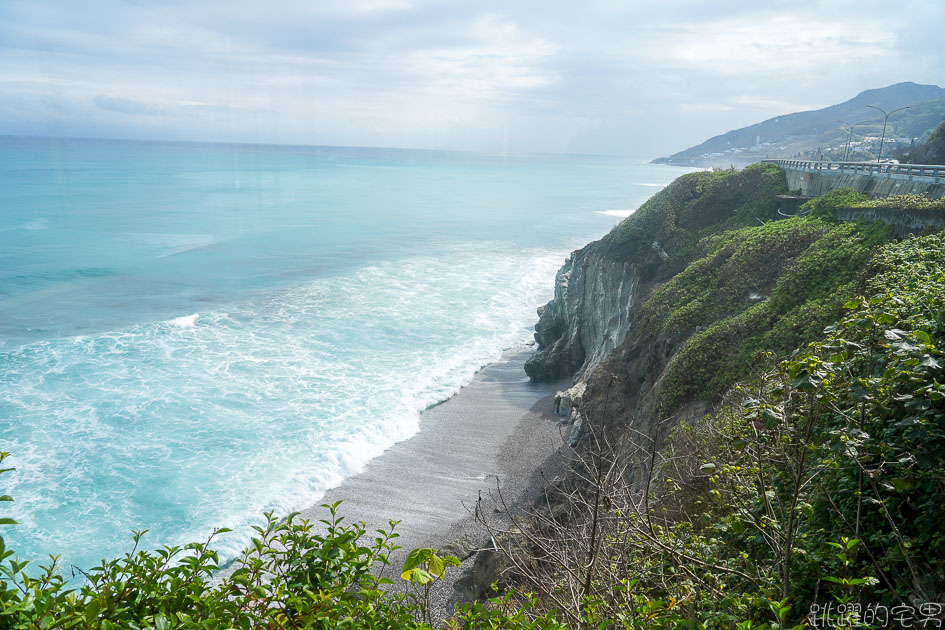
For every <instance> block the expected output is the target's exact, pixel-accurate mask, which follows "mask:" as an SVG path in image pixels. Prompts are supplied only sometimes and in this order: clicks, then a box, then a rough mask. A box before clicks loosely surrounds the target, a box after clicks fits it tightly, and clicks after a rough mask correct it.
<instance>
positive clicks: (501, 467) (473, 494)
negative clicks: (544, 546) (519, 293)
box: [301, 347, 569, 599]
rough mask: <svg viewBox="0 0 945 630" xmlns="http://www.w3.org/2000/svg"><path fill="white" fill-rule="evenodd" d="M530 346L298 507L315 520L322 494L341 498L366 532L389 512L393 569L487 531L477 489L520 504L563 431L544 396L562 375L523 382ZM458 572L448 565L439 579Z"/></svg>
mask: <svg viewBox="0 0 945 630" xmlns="http://www.w3.org/2000/svg"><path fill="white" fill-rule="evenodd" d="M533 352H534V349H533V348H531V347H519V348H515V349H512V350H507V351H505V352H504V353H503V354H502V357H501V358H500V359H499V360H498V361H496V362H494V363H490V364H488V365H486V366H485V367H483V368H482V369H480V370H479V371H478V372H477V373H476V375H475V376H474V377H473V380H472V381H471V382H470V383H469V384H467V385H466V386H464V387H462V388H461V389H460V390H459V391H458V392H457V393H456V394H454V395H453V396H451V397H450V398H448V399H446V400H444V401H443V402H441V403H439V404H436V405H434V406H432V407H430V408H428V409H427V410H425V411H424V412H423V413H422V414H421V415H420V430H419V431H418V432H417V434H415V435H414V436H413V437H410V438H408V439H406V440H404V441H402V442H398V443H397V444H394V445H393V446H391V447H390V448H388V449H387V450H386V451H384V452H383V453H382V454H381V455H379V456H377V457H375V458H374V459H372V460H371V461H370V462H368V464H367V465H366V466H365V467H364V469H363V470H362V471H361V472H359V473H357V474H355V475H352V476H351V477H348V478H346V479H345V480H344V481H342V482H341V484H339V485H338V486H336V487H334V488H332V489H331V490H328V491H327V492H326V493H325V495H324V496H323V497H322V498H321V500H320V501H319V502H318V504H317V505H313V506H309V507H307V508H305V509H303V510H302V511H301V516H302V517H303V518H307V519H309V520H311V521H313V522H314V521H318V520H319V519H321V518H324V516H325V513H326V510H325V508H322V507H321V505H322V504H331V503H334V502H336V501H342V504H341V506H340V508H339V515H341V516H343V517H344V518H345V521H346V522H348V523H351V522H358V521H364V522H365V523H366V525H367V531H369V532H371V531H374V530H376V529H385V530H387V529H389V524H388V521H390V520H399V521H400V523H399V524H398V525H397V528H396V529H395V531H396V532H397V533H399V534H400V536H399V537H398V538H397V539H396V543H397V544H398V545H400V546H401V549H399V550H397V551H396V552H395V553H394V554H392V555H391V565H392V566H393V568H394V569H396V573H397V574H398V575H399V569H400V566H402V563H403V559H404V558H405V557H406V554H407V553H408V552H409V551H410V550H411V549H414V548H417V547H435V548H442V547H444V546H446V545H451V544H452V543H456V542H457V541H460V540H462V541H465V543H466V544H468V543H470V542H471V543H472V548H476V547H477V546H478V544H479V542H478V541H481V540H483V539H485V538H487V535H486V534H485V531H484V530H482V529H481V528H480V527H479V526H478V525H477V524H476V523H475V520H474V518H473V516H472V510H473V509H474V506H475V503H476V499H477V497H478V496H479V495H480V493H482V496H483V498H484V499H485V498H486V497H488V496H489V493H490V492H494V491H495V490H496V488H497V487H498V488H500V489H501V491H502V494H503V497H504V498H505V500H506V502H507V504H508V505H510V506H512V505H519V506H524V505H526V504H527V505H530V504H531V503H533V502H534V500H535V498H537V496H538V495H539V493H540V491H541V489H542V485H543V484H542V478H541V474H542V473H544V474H545V475H546V476H548V477H550V476H553V474H555V471H556V470H557V469H558V468H559V464H558V460H559V459H560V458H559V457H558V451H559V449H560V447H561V446H562V445H563V444H564V443H565V440H564V434H562V431H561V426H562V425H561V424H560V423H559V422H558V421H557V419H556V418H555V417H554V415H553V414H552V399H553V396H554V394H555V393H556V392H557V391H559V390H561V389H566V388H567V386H568V385H567V384H566V383H569V381H558V382H554V383H533V382H531V381H530V379H529V378H528V377H527V376H526V375H525V371H524V367H523V366H524V363H525V360H526V359H527V358H528V357H529V356H531V354H532V353H533ZM451 546H452V545H451ZM454 553H455V552H454ZM463 555H466V554H463ZM460 559H461V560H462V559H463V558H460ZM469 563H471V559H470V560H467V561H466V562H464V563H463V564H464V567H466V566H468V564H469ZM463 572H464V571H463V570H460V569H455V570H453V571H451V572H448V573H447V576H448V577H450V576H452V580H447V582H454V581H455V580H456V579H458V578H459V577H460V575H461V574H462V573H463ZM443 586H445V585H443ZM443 586H441V587H440V591H441V594H442V595H441V597H445V598H446V599H452V595H453V593H452V592H444V591H447V590H449V591H452V589H446V588H443Z"/></svg>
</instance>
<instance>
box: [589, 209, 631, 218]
mask: <svg viewBox="0 0 945 630" xmlns="http://www.w3.org/2000/svg"><path fill="white" fill-rule="evenodd" d="M594 212H596V213H597V214H602V215H604V216H607V217H620V218H621V219H625V218H627V217H629V216H630V215H631V214H633V213H634V212H636V210H595V211H594Z"/></svg>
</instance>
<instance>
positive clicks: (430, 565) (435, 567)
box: [427, 554, 446, 579]
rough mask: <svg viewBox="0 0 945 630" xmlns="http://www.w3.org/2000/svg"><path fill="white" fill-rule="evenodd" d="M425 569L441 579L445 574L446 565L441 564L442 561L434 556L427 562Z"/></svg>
mask: <svg viewBox="0 0 945 630" xmlns="http://www.w3.org/2000/svg"><path fill="white" fill-rule="evenodd" d="M427 569H428V570H429V571H430V573H432V574H433V575H435V576H436V577H438V578H440V579H443V574H444V573H446V565H445V564H444V563H443V559H442V558H440V557H439V556H437V555H435V554H434V555H432V556H430V559H429V560H427Z"/></svg>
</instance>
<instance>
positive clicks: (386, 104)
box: [0, 0, 945, 155]
mask: <svg viewBox="0 0 945 630" xmlns="http://www.w3.org/2000/svg"><path fill="white" fill-rule="evenodd" d="M897 6H898V10H892V9H890V5H888V3H885V2H881V1H880V0H856V2H853V0H831V1H827V0H819V1H812V2H808V3H797V2H788V1H787V0H768V1H767V2H765V3H758V2H757V1H755V0H753V1H749V0H733V1H732V2H726V3H713V4H708V3H705V2H703V1H702V0H677V1H674V2H671V3H663V4H657V3H638V2H615V1H610V0H599V1H594V0H589V1H588V2H586V3H583V4H582V5H581V6H580V7H578V6H577V5H573V4H564V3H549V2H540V1H538V0H524V1H523V2H516V3H498V2H494V1H490V0H483V1H482V2H478V3H469V2H465V1H462V0H345V2H311V1H310V0H285V1H284V2H281V3H280V4H279V8H278V10H275V9H272V8H269V7H262V6H261V5H257V4H254V3H233V2H223V1H222V0H207V1H206V2H201V3H190V2H187V1H185V0H165V1H164V2H161V3H142V2H135V3H131V2H127V1H125V0H89V1H88V2H86V3H84V4H83V10H82V11H76V10H75V7H74V6H73V5H72V4H70V3H66V2H64V1H62V2H57V1H56V0H50V2H43V3H34V2H28V1H26V0H3V2H2V3H0V89H2V90H3V93H4V98H3V99H2V102H0V133H20V132H23V131H24V130H36V129H44V128H46V127H47V126H48V125H49V124H50V123H51V122H54V123H55V125H56V127H55V129H56V131H57V132H62V133H71V134H73V135H86V134H88V133H96V134H110V133H112V132H111V131H109V129H112V130H113V132H114V134H117V135H122V136H126V137H128V136H135V135H136V134H139V135H140V134H144V135H147V136H148V137H162V134H163V137H172V138H194V139H219V140H246V141H259V142H273V141H283V142H300V143H310V142H330V143H337V144H375V145H377V144H388V145H389V144H401V145H406V146H420V147H437V148H456V149H481V150H506V149H507V150H510V151H575V152H633V153H643V154H649V155H656V154H665V153H670V152H672V151H675V150H678V149H680V148H683V147H685V146H687V145H691V144H696V143H698V142H701V141H702V140H704V139H705V138H706V137H708V136H711V135H715V134H717V133H721V132H724V131H726V130H728V129H730V128H733V127H741V126H745V125H747V124H751V123H753V122H758V121H760V120H763V119H765V118H768V117H771V116H775V115H778V114H783V113H787V112H790V111H795V110H797V109H809V108H815V107H820V106H824V105H828V104H832V103H836V102H840V101H843V100H846V99H848V98H851V97H852V96H854V95H855V94H856V93H858V92H860V91H862V90H864V89H868V88H875V87H881V86H884V85H888V84H891V83H895V82H898V81H903V80H913V81H917V82H925V83H932V82H936V81H940V80H941V77H942V76H945V57H943V55H941V54H940V51H939V50H938V46H937V41H938V40H937V35H936V33H937V31H936V29H937V28H939V26H940V25H941V24H942V23H943V22H945V3H929V2H923V1H921V0H901V3H900V5H897ZM904 73H908V74H904ZM97 97H99V98H97ZM103 99H104V100H103ZM108 99H112V100H108ZM158 112H160V115H145V114H146V113H151V114H156V113H158Z"/></svg>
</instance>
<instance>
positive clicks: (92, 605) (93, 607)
mask: <svg viewBox="0 0 945 630" xmlns="http://www.w3.org/2000/svg"><path fill="white" fill-rule="evenodd" d="M101 609H102V602H100V601H99V600H97V599H93V600H92V601H90V602H89V603H88V605H86V607H85V625H87V626H89V627H91V626H92V622H93V621H95V620H96V619H98V611H100V610H101Z"/></svg>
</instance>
